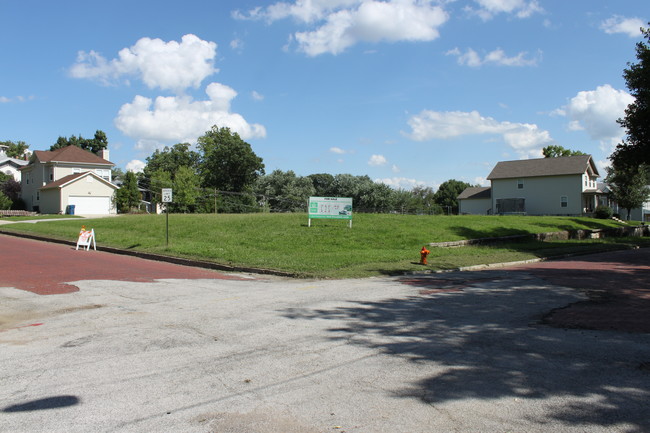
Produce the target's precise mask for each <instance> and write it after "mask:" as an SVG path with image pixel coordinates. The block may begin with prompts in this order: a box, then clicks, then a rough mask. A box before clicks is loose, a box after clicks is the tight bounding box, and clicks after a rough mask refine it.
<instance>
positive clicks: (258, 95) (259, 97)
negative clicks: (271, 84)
mask: <svg viewBox="0 0 650 433" xmlns="http://www.w3.org/2000/svg"><path fill="white" fill-rule="evenodd" d="M251 96H252V97H253V99H254V100H256V101H263V100H264V95H262V94H261V93H259V92H256V91H255V90H253V91H252V92H251Z"/></svg>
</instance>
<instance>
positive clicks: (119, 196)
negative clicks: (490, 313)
mask: <svg viewBox="0 0 650 433" xmlns="http://www.w3.org/2000/svg"><path fill="white" fill-rule="evenodd" d="M115 204H116V205H117V211H118V212H122V213H126V212H130V211H131V209H133V208H136V207H138V206H139V205H140V190H139V189H138V181H137V179H136V177H135V173H133V172H132V171H129V172H127V173H126V174H125V175H124V182H123V183H122V186H121V187H120V189H118V190H117V191H116V192H115Z"/></svg>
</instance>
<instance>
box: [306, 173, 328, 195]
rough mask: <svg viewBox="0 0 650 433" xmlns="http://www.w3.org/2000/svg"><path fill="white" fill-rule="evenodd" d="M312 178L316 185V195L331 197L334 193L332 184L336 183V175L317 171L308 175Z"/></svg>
mask: <svg viewBox="0 0 650 433" xmlns="http://www.w3.org/2000/svg"><path fill="white" fill-rule="evenodd" d="M307 177H308V178H309V179H311V182H312V184H313V185H314V189H315V192H314V195H315V196H318V197H329V196H331V195H333V193H332V184H333V183H334V176H332V175H331V174H329V173H316V174H310V175H309V176H307Z"/></svg>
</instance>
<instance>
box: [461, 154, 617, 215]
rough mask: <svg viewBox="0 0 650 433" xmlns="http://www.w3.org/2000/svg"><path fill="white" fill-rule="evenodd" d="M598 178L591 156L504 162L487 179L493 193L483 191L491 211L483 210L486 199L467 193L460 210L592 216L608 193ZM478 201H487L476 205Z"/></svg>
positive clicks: (480, 212) (464, 195) (498, 164)
mask: <svg viewBox="0 0 650 433" xmlns="http://www.w3.org/2000/svg"><path fill="white" fill-rule="evenodd" d="M598 177H599V173H598V169H597V168H596V165H595V163H594V161H593V159H592V158H591V155H578V156H565V157H559V158H538V159H523V160H517V161H502V162H499V163H497V165H496V166H495V167H494V169H493V170H492V172H491V173H490V174H489V176H488V177H487V178H488V180H489V181H490V183H491V186H490V187H489V191H483V194H484V195H487V194H488V192H489V197H490V206H489V207H488V208H487V209H489V211H488V212H486V211H485V210H483V209H485V201H484V200H485V196H483V197H482V198H479V197H476V196H475V195H471V194H470V192H471V191H468V192H467V194H465V192H466V191H467V190H466V191H463V193H462V194H461V195H460V196H459V201H460V203H459V207H460V209H461V210H462V209H467V211H462V212H465V213H475V214H485V213H491V214H501V215H504V214H522V215H589V214H591V213H593V212H594V210H595V209H596V207H597V206H598V205H599V203H600V201H599V200H600V198H602V197H603V195H604V194H605V193H604V191H601V190H599V189H598V186H597V182H596V180H597V179H598ZM477 199H480V200H483V202H478V203H479V204H476V203H477V202H476V200H477ZM477 206H478V207H477ZM479 208H480V209H479ZM477 209H479V210H482V211H477Z"/></svg>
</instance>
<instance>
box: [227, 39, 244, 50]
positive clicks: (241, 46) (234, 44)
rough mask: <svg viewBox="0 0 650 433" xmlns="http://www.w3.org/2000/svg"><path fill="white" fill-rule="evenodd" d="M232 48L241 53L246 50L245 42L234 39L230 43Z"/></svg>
mask: <svg viewBox="0 0 650 433" xmlns="http://www.w3.org/2000/svg"><path fill="white" fill-rule="evenodd" d="M230 48H231V49H233V50H235V51H241V50H243V49H244V41H242V40H241V39H233V40H232V41H230Z"/></svg>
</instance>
